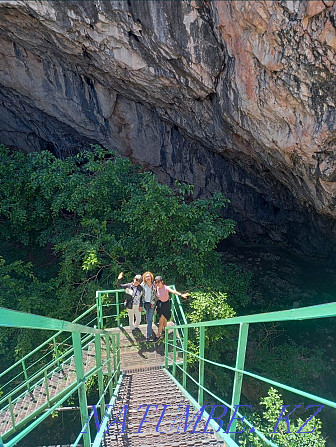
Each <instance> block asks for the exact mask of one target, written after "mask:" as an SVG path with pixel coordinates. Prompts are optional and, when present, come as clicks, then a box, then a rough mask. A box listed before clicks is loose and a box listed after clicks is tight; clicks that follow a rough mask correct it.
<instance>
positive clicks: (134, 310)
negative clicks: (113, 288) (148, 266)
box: [117, 272, 143, 331]
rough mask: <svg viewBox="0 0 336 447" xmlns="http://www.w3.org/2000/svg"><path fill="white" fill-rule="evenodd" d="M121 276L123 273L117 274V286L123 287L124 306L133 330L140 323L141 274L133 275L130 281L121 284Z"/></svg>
mask: <svg viewBox="0 0 336 447" xmlns="http://www.w3.org/2000/svg"><path fill="white" fill-rule="evenodd" d="M123 277H124V273H123V272H120V273H119V275H118V281H117V287H118V288H122V289H125V301H124V306H125V307H126V309H127V313H128V321H129V326H130V329H131V331H133V329H135V328H138V327H139V325H140V323H141V311H142V299H143V298H142V297H143V288H142V287H141V285H140V283H141V280H142V276H141V275H135V276H134V278H133V281H132V282H128V283H125V284H121V280H122V278H123ZM134 318H135V321H134Z"/></svg>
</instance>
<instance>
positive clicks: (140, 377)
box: [0, 290, 336, 447]
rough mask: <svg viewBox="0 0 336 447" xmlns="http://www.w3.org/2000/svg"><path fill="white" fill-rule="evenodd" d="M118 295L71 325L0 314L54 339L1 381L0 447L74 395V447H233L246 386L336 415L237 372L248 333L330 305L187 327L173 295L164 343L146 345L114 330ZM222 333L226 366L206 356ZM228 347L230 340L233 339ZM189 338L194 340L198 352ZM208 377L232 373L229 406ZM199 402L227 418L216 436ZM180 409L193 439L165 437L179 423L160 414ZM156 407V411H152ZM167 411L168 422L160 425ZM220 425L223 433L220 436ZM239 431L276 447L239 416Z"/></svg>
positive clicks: (313, 315) (111, 293) (109, 295)
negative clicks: (91, 392)
mask: <svg viewBox="0 0 336 447" xmlns="http://www.w3.org/2000/svg"><path fill="white" fill-rule="evenodd" d="M123 293H124V291H123V290H105V291H99V292H97V294H96V303H95V304H94V305H93V306H92V307H90V308H89V309H87V310H86V312H84V313H83V314H82V315H80V316H79V317H78V318H76V319H75V320H74V321H73V322H68V321H61V320H57V319H53V318H47V317H42V316H38V315H32V314H27V313H22V312H17V311H13V310H9V309H4V308H0V326H1V327H12V328H26V329H32V330H44V331H53V332H54V334H53V335H52V336H51V337H50V338H48V339H47V340H46V341H45V342H43V343H42V344H41V345H40V346H38V347H37V348H36V349H34V350H33V351H31V352H30V353H29V354H27V355H26V356H24V357H23V358H22V359H21V360H19V361H18V362H16V363H15V364H14V365H12V366H11V367H10V368H8V369H7V370H6V371H3V372H2V373H1V374H0V384H1V394H0V447H11V446H14V445H16V444H18V443H19V442H20V441H21V440H22V439H23V438H24V437H25V436H27V435H28V434H29V433H30V432H31V431H32V430H33V429H34V428H35V427H37V426H38V425H39V424H41V423H42V422H43V421H44V420H45V419H46V418H47V417H48V416H50V415H51V414H52V413H53V412H54V411H56V410H58V409H60V408H61V407H62V404H64V403H66V401H67V400H68V399H69V398H70V397H71V396H78V410H79V412H80V419H81V426H82V429H81V432H80V433H78V437H77V439H74V440H73V442H72V444H71V446H72V447H76V446H78V445H80V446H84V447H90V446H93V447H98V446H104V447H107V446H112V445H113V446H117V447H118V446H120V447H126V446H127V447H133V446H137V447H141V446H152V445H153V446H154V445H155V446H156V447H158V446H162V447H163V446H170V447H173V446H180V447H183V446H205V445H209V446H217V445H222V446H237V445H239V444H238V442H239V439H238V437H237V435H236V434H235V433H234V432H235V431H236V424H237V420H238V419H239V418H243V415H242V414H241V413H240V411H238V410H239V407H237V405H239V404H240V400H241V389H242V382H243V378H244V377H250V378H252V379H254V380H256V381H258V382H260V383H266V384H268V385H272V386H274V387H277V388H280V389H282V390H287V391H289V392H292V393H294V394H296V395H298V396H301V399H302V398H305V399H308V400H309V402H310V401H312V402H314V403H320V404H322V405H324V406H325V407H329V408H330V409H336V403H335V402H333V401H331V400H328V399H325V398H322V397H319V396H316V395H313V394H311V393H309V392H305V391H302V390H299V389H296V388H293V387H291V386H289V385H288V384H283V383H279V382H277V381H274V380H271V379H269V378H266V377H263V376H260V375H258V374H254V373H252V372H249V371H246V370H245V369H244V365H245V354H246V346H247V341H248V333H249V325H254V324H258V323H263V324H268V323H274V322H293V321H295V322H297V323H298V322H299V321H302V320H312V319H321V318H328V317H335V316H336V303H329V304H323V305H318V306H312V307H305V308H300V309H292V310H288V311H280V312H272V313H264V314H257V315H250V316H243V317H235V318H230V319H226V320H215V321H206V322H199V323H192V324H188V323H187V320H186V317H185V315H184V312H183V308H182V306H181V303H180V300H179V297H178V296H177V295H174V296H173V297H172V315H173V317H172V320H173V323H171V324H170V325H169V326H168V328H167V330H166V331H165V340H164V343H158V344H155V345H148V344H146V343H145V342H144V338H145V336H144V334H145V326H141V327H140V329H139V331H138V332H137V333H132V332H130V330H129V328H127V327H122V325H121V324H120V323H121V318H122V316H121V313H120V309H121V308H122V303H123V301H124V300H123V297H122V294H123ZM120 298H121V299H120ZM223 327H225V328H227V329H228V334H229V329H230V328H236V329H235V330H236V343H237V348H236V355H235V364H234V365H228V364H225V363H220V362H218V361H214V359H212V358H208V357H206V355H205V353H206V352H207V350H206V334H208V335H210V342H211V331H213V330H216V328H223ZM228 338H230V339H231V340H232V334H231V336H229V335H228ZM191 339H192V340H194V341H195V340H197V344H196V348H195V343H194V342H193V343H191V342H190V341H191ZM224 342H225V340H223V343H224ZM207 368H211V369H213V370H215V369H216V368H217V369H218V370H225V371H227V372H228V373H230V374H232V391H231V393H230V394H231V397H230V399H226V400H225V397H226V398H227V397H228V396H225V397H224V396H220V395H216V394H214V393H213V392H212V390H211V389H209V388H207V387H206V383H207V381H206V371H207ZM208 370H209V369H208ZM195 371H197V374H195ZM93 376H95V377H96V378H97V382H98V395H99V399H98V402H96V403H95V406H94V411H91V410H90V408H91V406H88V402H87V400H88V399H87V390H86V382H87V381H88V379H90V378H91V377H93ZM226 394H227V393H226ZM205 395H206V396H207V399H211V402H212V404H214V403H215V404H218V405H222V406H226V407H227V408H228V409H229V410H230V411H229V412H228V414H227V422H224V424H226V425H224V424H222V425H223V427H222V426H221V425H218V424H217V422H216V420H215V419H211V418H209V413H207V411H206V410H207V408H206V407H205V405H206V403H207V402H205V399H204V396H205ZM149 405H151V406H154V407H156V410H159V408H160V410H159V411H156V410H154V409H151V408H150V407H148V406H149ZM178 405H180V407H179V408H183V409H184V408H185V409H187V408H188V409H189V410H190V417H189V419H188V413H187V420H193V421H196V422H197V424H196V423H195V425H194V429H193V430H191V429H190V430H184V431H179V428H180V425H181V424H179V426H178V427H175V428H178V429H177V431H173V430H170V429H169V427H170V428H171V427H172V426H174V424H175V421H176V418H177V416H176V418H175V420H174V423H173V424H172V417H173V416H174V414H173V415H170V418H169V417H168V412H169V411H170V410H167V408H168V407H169V406H170V407H171V408H173V407H174V408H175V415H176V409H177V408H178ZM140 406H143V407H145V408H144V411H142V413H141V412H140V413H141V414H140V413H138V412H137V411H136V410H135V409H138V408H139V407H140ZM162 406H163V410H164V411H162V412H160V411H161V407H162ZM131 407H132V409H131ZM146 408H147V409H146ZM61 409H62V408H61ZM127 410H128V412H127ZM166 410H167V417H163V415H164V413H165V411H166ZM189 410H188V411H189ZM181 411H182V410H181ZM183 411H184V410H183ZM185 411H186V410H185ZM332 411H334V410H332ZM144 412H145V414H144ZM229 413H230V414H229ZM160 415H161V417H160ZM210 415H211V414H210ZM180 420H181V415H180ZM223 420H224V418H223ZM116 422H118V423H116ZM122 424H124V425H123V426H122ZM126 424H127V426H126ZM143 424H144V427H142V425H143ZM228 424H229V427H230V430H226V429H225V428H226V427H227V425H228ZM196 425H197V427H198V428H195V427H196ZM244 426H247V427H250V429H251V432H252V430H253V431H254V432H255V434H256V435H257V436H259V437H260V439H261V440H263V441H264V443H265V445H270V446H273V447H274V446H276V444H274V442H272V441H271V440H269V439H267V438H266V436H265V434H263V433H260V432H258V430H256V429H254V428H253V424H252V423H251V422H250V421H249V420H248V418H246V417H245V419H244ZM141 427H142V429H141V430H140V428H141ZM207 427H208V428H207ZM175 428H174V430H175ZM136 429H138V430H136ZM167 429H168V431H166V430H167ZM32 447H33V446H32ZM34 447H36V446H34Z"/></svg>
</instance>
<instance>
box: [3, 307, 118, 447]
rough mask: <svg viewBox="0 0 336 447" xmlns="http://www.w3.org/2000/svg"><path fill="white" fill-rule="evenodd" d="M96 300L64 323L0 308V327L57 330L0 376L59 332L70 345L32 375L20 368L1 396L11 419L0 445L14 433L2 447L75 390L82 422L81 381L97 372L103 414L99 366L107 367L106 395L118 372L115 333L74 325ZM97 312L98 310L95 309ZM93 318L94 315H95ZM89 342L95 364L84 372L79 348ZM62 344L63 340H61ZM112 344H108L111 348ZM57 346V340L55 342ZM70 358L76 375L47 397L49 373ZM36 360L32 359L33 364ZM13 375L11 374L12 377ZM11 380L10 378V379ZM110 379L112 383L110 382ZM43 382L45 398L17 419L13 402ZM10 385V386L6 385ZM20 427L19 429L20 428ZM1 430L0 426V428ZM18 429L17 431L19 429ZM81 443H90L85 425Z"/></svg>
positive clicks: (83, 393)
mask: <svg viewBox="0 0 336 447" xmlns="http://www.w3.org/2000/svg"><path fill="white" fill-rule="evenodd" d="M96 308H97V303H96V304H95V305H94V306H92V307H91V308H90V309H88V310H87V311H86V312H85V313H84V314H83V315H81V316H80V317H78V318H77V319H76V320H75V321H74V322H68V321H64V320H57V319H54V318H48V317H42V316H38V315H33V314H27V313H23V312H17V311H13V310H9V309H4V308H0V327H15V328H25V329H35V330H37V329H38V330H46V331H57V332H56V334H55V335H54V336H53V337H51V338H49V339H48V340H47V341H46V342H44V343H42V345H40V346H39V347H38V348H36V349H35V350H34V351H32V353H30V354H28V355H27V356H25V357H24V358H23V359H21V360H20V361H19V362H17V363H16V364H15V365H13V366H12V367H10V368H8V369H7V370H6V371H4V372H3V373H2V374H1V377H2V378H3V377H5V376H6V374H9V373H11V372H12V371H13V369H15V368H16V367H17V366H18V365H19V364H20V365H22V360H24V362H25V363H26V362H27V360H29V359H30V358H32V356H33V355H34V354H39V353H41V352H43V351H42V350H43V348H45V347H48V346H49V345H50V342H51V341H52V342H53V340H54V339H55V338H56V337H59V336H60V335H61V334H63V335H64V333H70V334H71V335H70V337H68V338H66V339H65V340H67V341H68V342H69V339H70V340H71V347H70V348H69V349H68V350H67V351H66V352H65V353H63V354H61V355H58V357H57V358H56V355H55V359H54V360H52V361H51V362H48V363H47V365H43V366H42V367H40V368H38V369H37V371H35V372H34V373H33V374H32V376H30V377H29V376H28V371H27V370H26V374H25V373H24V370H23V376H24V380H23V382H22V383H21V384H20V385H19V386H17V387H14V389H12V390H10V391H9V392H7V393H6V395H5V396H3V397H2V398H1V404H2V405H1V409H0V412H1V413H2V412H6V411H7V414H8V415H9V417H10V418H11V428H10V429H9V430H8V429H7V430H6V431H5V432H4V431H0V446H2V445H4V444H3V440H4V439H5V438H6V439H7V438H9V437H10V436H12V435H15V433H18V434H16V435H15V436H14V437H13V438H11V439H10V440H9V441H8V442H7V443H6V444H5V447H11V446H14V445H15V444H16V443H17V442H18V441H20V440H21V439H22V438H23V437H24V436H26V435H27V434H28V433H29V432H30V431H31V430H33V429H34V428H35V427H36V426H37V425H38V424H39V423H41V422H42V421H43V420H44V419H46V417H48V416H49V415H50V414H51V413H52V412H53V411H55V409H56V408H58V407H59V406H60V405H61V404H62V403H63V402H64V401H65V400H66V399H68V398H69V397H70V396H71V395H72V394H73V393H74V392H75V391H78V398H79V406H80V415H81V421H82V424H86V423H87V420H88V410H87V396H86V389H85V382H86V381H87V380H88V379H89V378H90V377H92V376H93V375H95V374H97V377H98V388H99V396H100V399H99V401H100V404H101V405H100V408H101V412H102V414H103V412H104V408H105V397H104V396H105V394H104V393H105V391H106V389H105V390H104V388H103V368H104V367H106V368H107V370H108V373H107V375H108V376H109V381H108V386H107V387H108V389H109V391H110V394H112V393H113V385H114V386H116V383H117V381H118V378H119V375H120V342H119V333H118V332H108V331H104V330H102V329H96V328H95V327H90V326H86V325H82V324H78V322H77V321H79V320H81V319H82V318H83V317H84V316H86V315H88V314H89V313H90V312H91V311H92V310H97V309H96ZM99 311H100V310H99ZM95 319H96V317H95ZM102 338H104V342H105V346H106V360H105V361H104V362H103V361H102V347H101V339H102ZM90 342H92V343H93V342H94V355H95V365H94V366H92V367H91V368H90V369H89V370H88V371H84V366H83V350H84V349H85V348H86V347H87V346H88V344H89V343H90ZM62 343H64V340H63V341H62ZM111 343H112V347H111ZM56 346H57V343H56ZM70 358H73V359H74V363H75V371H76V378H75V380H74V381H73V382H72V383H70V385H68V386H67V387H66V388H64V389H62V390H61V392H59V393H56V394H55V395H54V396H53V397H50V393H49V389H48V379H49V378H50V377H51V375H52V374H53V372H54V371H55V370H57V368H58V365H60V366H62V364H63V365H64V364H65V363H66V362H67V361H69V359H70ZM35 363H36V362H34V364H35ZM111 364H113V371H112V367H111ZM14 377H15V376H14ZM11 381H13V378H11ZM113 382H114V383H113ZM42 384H44V386H45V388H44V389H45V394H46V396H45V397H46V399H45V402H44V403H43V404H42V405H39V406H37V408H36V409H35V410H34V411H32V412H30V414H28V415H27V416H25V417H20V418H18V415H16V414H15V412H16V411H17V409H15V404H17V403H18V402H19V400H20V399H21V398H23V397H24V396H25V395H26V394H27V393H29V392H33V391H34V389H35V388H36V387H37V386H39V385H42ZM8 387H9V388H10V386H8ZM34 418H37V419H35V420H34V421H33V422H31V423H30V424H29V425H27V424H28V423H29V422H30V421H31V420H32V419H34ZM21 429H22V430H21ZM0 430H1V428H0ZM19 430H21V431H20V432H19ZM83 438H84V446H85V447H89V446H91V435H90V427H89V426H88V427H87V433H85V434H84V436H83Z"/></svg>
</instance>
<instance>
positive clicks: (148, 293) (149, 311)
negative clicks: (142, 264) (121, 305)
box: [141, 272, 157, 341]
mask: <svg viewBox="0 0 336 447" xmlns="http://www.w3.org/2000/svg"><path fill="white" fill-rule="evenodd" d="M142 278H143V283H142V284H141V287H142V289H143V296H142V302H143V307H144V308H145V311H146V321H147V338H146V340H147V341H151V336H152V324H153V315H154V310H155V305H156V300H157V297H156V293H155V287H154V275H153V273H152V272H145V273H144V274H143V275H142Z"/></svg>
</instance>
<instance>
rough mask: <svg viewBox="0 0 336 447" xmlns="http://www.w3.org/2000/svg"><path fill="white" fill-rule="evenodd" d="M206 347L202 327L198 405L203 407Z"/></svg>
mask: <svg viewBox="0 0 336 447" xmlns="http://www.w3.org/2000/svg"><path fill="white" fill-rule="evenodd" d="M204 347H205V327H204V326H201V327H200V333H199V356H200V359H199V369H198V383H199V386H198V403H199V405H203V394H204V392H203V391H204V390H203V386H204V360H202V359H204Z"/></svg>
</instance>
